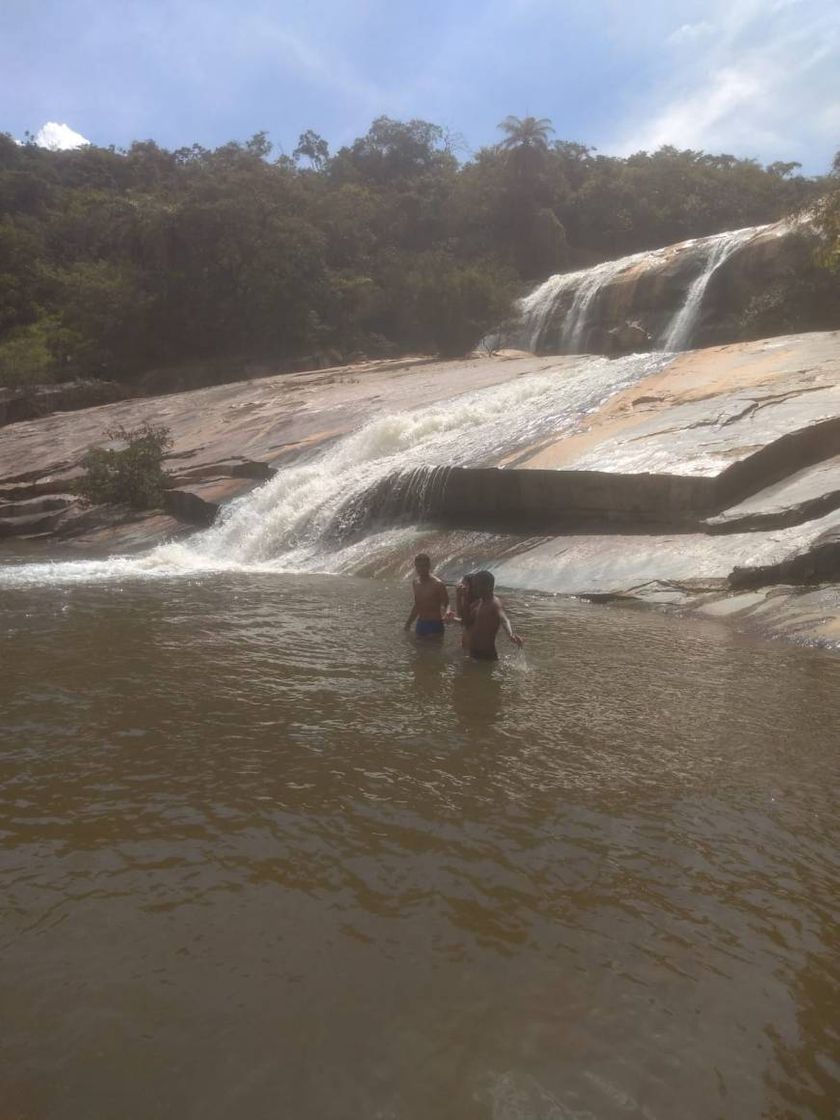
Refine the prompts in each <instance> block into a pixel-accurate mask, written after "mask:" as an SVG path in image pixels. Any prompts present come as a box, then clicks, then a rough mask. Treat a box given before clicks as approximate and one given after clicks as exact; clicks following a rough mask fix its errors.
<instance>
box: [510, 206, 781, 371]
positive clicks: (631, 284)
mask: <svg viewBox="0 0 840 1120" xmlns="http://www.w3.org/2000/svg"><path fill="white" fill-rule="evenodd" d="M773 228H777V229H778V230H779V231H781V232H784V230H785V228H786V224H785V223H779V226H778V227H771V226H766V225H765V226H751V227H747V228H745V229H738V230H728V231H726V232H724V233H718V234H714V235H712V236H711V237H702V238H697V239H694V240H691V241H683V242H680V243H678V244H676V245H669V246H665V247H663V248H661V249H654V250H651V251H649V252H642V253H633V254H631V255H630V256H626V257H619V258H617V259H616V260H610V261H602V262H601V263H600V264H597V265H593V266H592V267H591V268H585V269H579V270H578V271H576V272H567V273H558V274H557V275H555V276H550V277H549V278H548V279H547V280H546V281H544V282H543V283H542V284H540V285H539V286H538V287H537V288H535V289H534V290H533V291H532V292H530V293H529V294H528V295H526V296H524V297H523V298H522V299H521V300H520V301H519V303H518V305H517V311H518V318H517V321H516V325H515V326H514V328H513V330H512V331H511V332H510V333H509V334H508V335H507V336H506V338H505V343H506V344H507V345H509V346H511V347H514V348H517V349H523V350H531V351H533V352H542V353H572V354H575V353H582V352H583V353H586V352H589V353H593V352H599V351H604V350H606V349H608V346H607V342H608V341H609V337H608V336H609V331H610V328H613V327H620V326H621V325H622V324H623V323H624V322H625V321H626V320H627V319H630V318H633V319H639V320H641V323H642V326H644V327H645V328H646V329H647V330H648V331H649V333H650V335H651V336H652V339H653V345H654V346H655V347H657V348H659V349H663V350H678V349H684V348H686V347H688V346H690V345H691V344H692V342H693V340H694V339H693V336H694V333H695V331H696V328H697V326H698V323H699V321H700V318H701V316H702V313H703V304H704V299H705V296H706V292H707V289H708V286H709V283H710V281H711V280H712V277H713V276H714V275H715V274H716V273H717V272H718V271H719V269H720V268H721V267H722V266H723V265H724V264H725V263H726V262H727V261H728V260H729V259H730V258H731V257H733V256H734V255H735V254H736V253H737V252H738V251H739V250H740V249H742V248H743V247H744V246H746V245H747V244H749V243H750V242H751V241H753V240H754V239H755V238H757V237H759V236H760V235H761V234H763V233H765V232H766V231H767V230H770V229H773Z"/></svg>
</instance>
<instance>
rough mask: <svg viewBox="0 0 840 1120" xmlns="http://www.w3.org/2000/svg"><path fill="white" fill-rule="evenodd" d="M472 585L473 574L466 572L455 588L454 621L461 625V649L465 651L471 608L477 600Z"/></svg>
mask: <svg viewBox="0 0 840 1120" xmlns="http://www.w3.org/2000/svg"><path fill="white" fill-rule="evenodd" d="M474 583H475V572H467V574H466V575H464V576H461V579H460V582H459V583H458V586H457V587H456V588H455V615H454V619H455V621H456V622H460V623H461V627H462V629H461V648H462V649H465V650H467V651H469V648H470V627H471V626H472V622H473V619H472V613H473V607H474V606H475V603H476V598H477V597H476V593H475V587H474Z"/></svg>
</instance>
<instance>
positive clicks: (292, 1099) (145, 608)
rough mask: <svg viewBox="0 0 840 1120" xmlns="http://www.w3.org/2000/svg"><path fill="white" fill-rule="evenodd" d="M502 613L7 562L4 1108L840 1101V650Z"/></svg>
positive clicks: (389, 1111)
mask: <svg viewBox="0 0 840 1120" xmlns="http://www.w3.org/2000/svg"><path fill="white" fill-rule="evenodd" d="M509 606H510V608H511V612H512V614H513V616H514V619H515V622H516V625H517V626H518V627H519V628H520V630H521V632H522V633H523V634H524V635H525V636H526V638H527V647H526V651H525V652H524V653H523V654H519V653H516V652H515V651H514V650H513V648H512V647H506V648H505V649H504V650H503V652H504V657H503V659H502V661H501V662H500V663H499V664H498V665H496V666H491V665H484V664H472V663H468V662H465V661H464V659H463V656H462V655H461V653H460V651H459V649H458V642H457V634H455V633H450V634H449V635H448V638H447V642H446V644H445V645H444V647H443V648H442V649H441V648H439V647H434V646H423V647H418V646H417V645H416V644H415V642H414V641H413V640H411V639H410V638H407V637H406V636H405V635H404V634H403V632H402V629H401V625H402V621H403V618H404V616H405V614H406V613H407V608H408V602H407V588H406V585H405V584H401V583H397V582H388V581H373V580H371V581H366V580H362V579H355V578H345V577H340V576H315V575H308V576H283V575H275V574H247V573H229V574H226V575H225V574H221V575H218V574H217V575H213V574H212V573H207V574H203V575H199V576H197V577H195V578H183V579H170V578H161V579H134V580H126V581H124V582H119V581H115V582H111V583H106V584H102V583H96V582H90V583H84V582H82V583H78V584H73V585H65V586H60V585H56V586H52V585H49V584H41V585H37V586H32V587H16V588H11V589H6V590H2V589H0V612H2V613H1V614H0V658H1V659H2V669H3V672H2V680H0V705H1V706H0V736H1V737H2V747H0V828H1V829H2V832H0V887H2V940H1V942H0V943H2V957H1V958H0V959H1V960H2V964H0V968H2V977H1V978H0V980H1V982H2V989H1V990H0V998H1V999H2V1007H3V1036H4V1045H3V1048H2V1052H0V1102H2V1103H0V1116H2V1117H3V1120H6V1117H9V1118H11V1117H15V1118H16V1120H43V1118H50V1120H93V1118H103V1120H106V1118H107V1120H111V1118H120V1120H149V1118H151V1117H161V1118H165V1120H176V1118H177V1120H187V1118H195V1120H199V1118H200V1120H228V1118H230V1117H243V1118H247V1120H269V1118H275V1117H276V1118H279V1120H287V1118H288V1120H309V1118H312V1120H333V1118H335V1120H344V1118H347V1120H450V1118H451V1120H479V1118H482V1120H483V1118H488V1120H520V1118H522V1120H568V1118H578V1120H619V1118H622V1120H623V1118H628V1117H629V1118H632V1117H642V1118H645V1120H730V1118H731V1120H759V1118H763V1117H776V1118H780V1120H781V1118H788V1117H790V1118H817V1120H830V1118H833V1117H835V1116H836V1114H837V1113H836V1105H837V1097H836V1092H837V1081H836V1080H835V1079H834V1078H836V1074H837V1065H836V1061H837V1033H836V1007H837V1002H836V995H837V988H836V984H835V985H833V981H832V977H834V978H835V980H836V964H837V957H836V950H837V938H836V928H837V927H836V925H835V924H834V923H835V922H836V917H837V908H836V903H837V883H838V876H837V862H836V852H837V839H838V835H837V834H838V826H837V814H836V797H835V794H836V788H837V758H838V738H840V736H839V735H838V732H840V659H838V658H835V657H831V656H828V655H825V654H821V653H818V652H815V651H809V650H803V649H796V648H790V647H786V646H783V645H780V644H776V645H768V644H761V643H755V642H752V641H749V640H747V639H745V638H743V637H739V636H738V635H736V634H734V633H732V632H731V631H729V630H727V629H725V628H724V627H722V626H718V625H717V624H712V623H709V624H698V623H695V622H686V621H682V622H681V621H678V620H675V619H674V618H671V617H665V616H660V615H657V614H655V613H650V612H639V611H621V610H616V609H611V608H600V607H593V606H586V605H583V604H575V603H570V602H568V601H565V602H564V601H562V600H555V599H552V598H550V597H540V596H537V595H524V594H516V595H513V596H511V598H510V600H509ZM832 969H834V970H835V971H834V972H832Z"/></svg>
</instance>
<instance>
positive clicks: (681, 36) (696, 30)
mask: <svg viewBox="0 0 840 1120" xmlns="http://www.w3.org/2000/svg"><path fill="white" fill-rule="evenodd" d="M712 30H713V28H712V25H711V24H710V23H707V22H706V20H701V21H700V23H684V24H683V25H682V27H678V28H677V29H676V31H672V32H671V34H670V35H669V36H668V39H667V40H666V41H667V42H668V43H670V44H671V46H674V47H678V46H682V44H683V43H693V42H694V41H695V40H696V39H702V38H704V36H706V35H708V34H709V32H710V31H712Z"/></svg>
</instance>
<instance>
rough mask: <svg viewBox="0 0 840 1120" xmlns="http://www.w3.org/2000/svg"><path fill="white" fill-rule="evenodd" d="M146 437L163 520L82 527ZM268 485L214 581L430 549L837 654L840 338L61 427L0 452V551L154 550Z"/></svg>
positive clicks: (248, 390) (102, 517)
mask: <svg viewBox="0 0 840 1120" xmlns="http://www.w3.org/2000/svg"><path fill="white" fill-rule="evenodd" d="M145 420H150V421H152V422H155V423H164V424H166V425H168V426H169V427H170V428H171V430H172V434H173V437H174V440H175V446H174V448H173V451H172V454H171V456H170V458H169V461H168V466H169V468H170V469H171V470H172V471H173V474H174V486H173V489H172V491H171V492H170V495H169V500H168V511H167V512H166V513H160V512H158V513H155V514H153V515H149V516H148V517H143V516H138V515H131V516H128V515H122V514H120V512H119V511H114V510H110V511H103V510H98V509H96V508H85V507H84V506H82V505H81V504H80V503H79V502H78V501H77V500H76V499H75V498H74V497H73V496H72V493H71V492H70V490H71V486H72V483H73V480H74V479H75V478H77V477H78V475H79V471H80V468H79V462H80V459H81V457H82V455H83V454H84V452H85V450H86V449H87V448H88V447H89V446H91V445H92V444H94V443H96V442H98V441H99V440H101V439H102V438H103V434H104V432H105V431H106V429H108V428H110V427H112V426H114V425H117V424H123V425H126V426H129V427H131V426H134V425H136V424H139V423H142V422H143V421H145ZM368 443H370V446H368ZM345 448H346V454H345V453H344V449H345ZM339 452H340V454H339ZM351 452H352V453H351ZM301 464H302V465H306V464H312V468H313V470H312V471H310V475H307V476H306V477H302V476H301V474H300V471H299V470H298V466H299V465H301ZM296 472H297V473H296ZM319 472H320V473H319ZM310 476H311V477H310ZM266 480H270V481H268V482H266ZM263 483H266V485H265V486H264V487H263V488H262V489H260V490H259V492H258V493H256V494H254V495H253V496H252V497H249V498H248V499H247V501H246V502H245V503H239V505H238V506H237V507H236V508H237V511H240V512H238V513H237V517H236V518H233V517H228V518H225V519H224V523H223V524H222V526H221V527H220V529H219V532H217V530H216V528H214V529H212V530H211V534H213V536H212V539H210V540H209V541H208V542H207V543H206V544H205V545H204V546H202V547H198V546H196V549H195V557H197V558H198V561H200V562H201V563H203V564H207V565H212V564H215V563H219V562H228V561H232V562H235V563H237V564H240V565H244V566H246V565H247V564H250V563H260V564H266V563H268V564H270V563H272V562H273V561H274V560H275V559H277V558H279V559H278V565H279V567H280V568H281V569H282V567H283V563H286V562H288V563H290V564H292V563H305V564H306V565H308V567H307V570H327V571H337V570H340V571H352V572H359V573H362V574H374V575H400V574H404V573H405V572H406V571H407V569H408V566H409V564H410V559H411V556H412V555H413V553H414V552H415V551H417V550H418V549H419V548H421V547H422V548H426V549H427V550H428V551H430V552H432V553H433V555H434V556H435V558H436V560H437V561H438V562H439V565H440V567H441V568H442V570H443V571H444V573H445V574H446V575H447V576H449V577H451V578H456V577H457V576H458V575H459V574H461V573H462V572H463V571H465V570H468V569H470V568H475V567H478V566H481V567H484V566H489V567H492V568H493V569H494V570H495V572H496V574H497V578H498V579H499V581H500V583H502V584H506V585H508V586H513V587H521V588H530V589H534V590H539V591H546V592H556V593H561V594H571V595H578V596H584V597H588V598H590V599H592V600H593V601H600V600H613V599H624V600H626V599H632V600H634V601H641V602H646V603H651V604H655V605H663V606H665V605H667V606H670V607H672V608H677V609H682V610H686V611H694V610H697V611H701V610H702V611H705V612H707V613H716V614H717V615H720V616H724V615H726V616H730V615H731V617H732V618H733V619H734V620H735V621H739V622H743V623H744V624H746V625H750V626H759V625H760V626H761V628H762V629H765V630H767V632H768V633H769V632H772V633H774V634H782V633H783V634H785V635H787V636H789V637H793V638H795V639H796V640H800V641H808V640H813V641H815V642H821V643H824V644H830V643H831V642H833V641H834V640H835V638H836V631H837V624H836V619H837V618H838V616H840V608H838V592H837V582H838V581H840V334H838V333H837V332H829V333H814V334H806V335H797V336H791V337H785V338H775V339H769V340H764V341H761V342H755V343H743V344H737V345H730V346H722V347H715V348H709V349H706V350H702V351H693V352H688V353H685V354H679V355H671V356H667V355H655V354H654V355H639V356H637V357H635V358H633V357H631V358H621V359H618V360H617V361H609V360H608V359H606V358H591V357H553V358H548V357H547V358H535V357H533V356H527V355H522V354H509V355H505V356H503V357H495V358H491V357H484V358H474V359H471V360H467V361H463V362H451V363H441V362H430V361H421V360H417V361H413V362H404V363H378V364H371V365H370V366H367V367H355V368H342V369H336V370H330V371H320V372H318V373H310V374H296V375H287V376H281V377H275V378H263V379H260V380H258V381H253V382H246V383H242V382H239V383H236V384H232V385H224V386H219V387H214V388H210V389H204V390H199V391H196V392H193V393H185V394H177V395H173V396H167V397H161V398H155V399H146V400H135V401H124V402H120V403H118V404H113V405H107V406H103V407H100V408H93V409H88V410H84V411H81V412H76V413H72V414H56V415H53V416H49V417H45V418H43V419H40V420H36V421H30V422H27V423H21V424H16V425H13V426H11V427H8V428H6V429H4V431H3V436H2V439H0V502H1V503H2V504H0V537H4V538H6V539H7V543H6V549H7V553H6V554H7V556H11V555H12V552H11V549H12V547H13V546H14V548H15V549H19V548H20V547H21V544H22V543H23V545H24V546H25V547H27V548H33V547H35V546H36V545H38V543H39V542H40V544H41V546H42V547H44V548H49V549H50V550H52V551H53V552H57V551H59V550H60V548H63V547H65V546H69V547H73V548H76V549H78V548H80V547H84V548H85V549H88V550H91V549H98V550H100V551H110V552H120V551H128V550H132V549H137V548H143V547H146V548H148V547H150V546H151V545H153V544H155V543H157V542H158V541H160V540H161V539H162V538H164V537H172V536H174V535H178V534H184V533H185V532H187V531H188V530H189V529H190V528H192V529H195V528H196V527H200V526H202V525H207V524H208V523H209V522H210V521H212V520H213V518H214V516H215V514H216V511H217V510H218V509H219V508H220V507H221V506H224V505H227V504H228V503H230V501H231V500H232V499H233V498H236V497H242V496H243V495H244V494H246V492H247V491H248V490H251V489H254V488H255V487H260V486H262V484H263ZM294 487H299V488H300V489H299V491H295V492H292V491H294ZM287 491H290V492H289V493H287ZM296 493H297V494H298V496H297V497H296ZM313 526H315V528H314V529H313V528H312V527H313ZM303 530H306V532H308V533H309V537H308V539H307V540H306V541H304V544H306V548H305V549H304V550H303V551H301V549H300V548H297V546H298V544H300V541H301V535H302V533H303ZM303 535H304V536H305V535H306V534H305V533H304V534H303ZM202 539H203V538H193V540H196V541H201V540H202ZM10 542H11V543H10ZM290 542H291V543H290ZM2 547H3V542H2V541H0V548H2ZM296 549H297V551H295V550H296ZM195 557H193V559H195ZM290 558H291V559H290ZM162 562H168V559H167V557H163V560H162ZM785 589H787V590H785ZM803 589H804V590H803ZM774 620H775V621H774ZM771 623H772V624H771Z"/></svg>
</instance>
